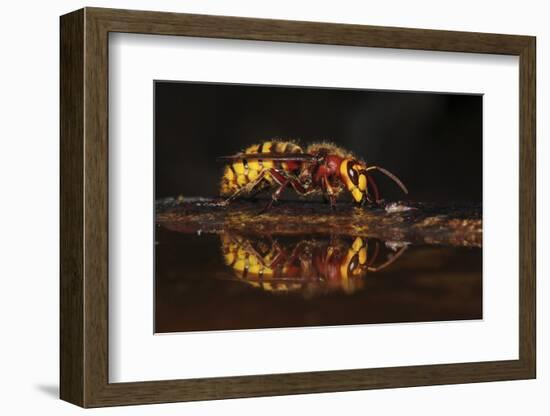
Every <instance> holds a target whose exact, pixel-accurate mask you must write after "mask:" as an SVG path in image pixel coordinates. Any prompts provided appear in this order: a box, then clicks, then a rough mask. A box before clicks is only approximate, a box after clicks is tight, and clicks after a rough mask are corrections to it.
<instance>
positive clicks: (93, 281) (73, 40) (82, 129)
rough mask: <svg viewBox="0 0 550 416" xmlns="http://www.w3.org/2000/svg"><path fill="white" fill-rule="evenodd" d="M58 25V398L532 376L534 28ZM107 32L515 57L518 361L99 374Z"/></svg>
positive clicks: (140, 21) (89, 11) (153, 17)
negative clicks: (129, 378)
mask: <svg viewBox="0 0 550 416" xmlns="http://www.w3.org/2000/svg"><path fill="white" fill-rule="evenodd" d="M60 28H61V45H60V46H61V62H60V63H61V215H60V216H61V218H60V219H61V247H60V249H61V287H60V296H61V303H60V309H61V314H60V315H61V316H60V323H61V333H60V341H61V347H60V359H61V368H60V373H61V374H60V375H61V386H60V396H61V398H62V399H63V400H66V401H68V402H71V403H74V404H76V405H79V406H82V407H100V406H114V405H130V404H145V403H163V402H177V401H190V400H211V399H224V398H237V397H254V396H269V395H284V394H299V393H319V392H337V391H350V390H363V389H378V388H395V387H408V386H423V385H437V384H453V383H472V382H486V381H498V380H517V379H529V378H535V375H536V361H535V351H536V346H535V341H536V334H535V262H536V259H535V248H536V246H535V244H536V242H535V232H536V228H535V220H536V211H535V209H536V208H535V202H536V193H535V192H536V191H535V156H536V153H535V124H536V123H535V105H536V98H535V49H536V47H535V38H534V37H530V36H516V35H500V34H485V33H467V32H451V31H437V30H420V29H403V28H390V27H375V26H360V25H344V24H329V23H313V22H296V21H284V20H264V19H252V18H239V17H225V16H206V15H189V14H176V13H163V12H162V13H161V12H147V11H130V10H113V9H101V8H85V9H81V10H78V11H75V12H72V13H69V14H67V15H64V16H62V17H61V22H60ZM110 32H127V33H142V34H156V35H174V36H192V37H207V38H225V39H247V40H259V41H277V42H298V43H312V44H331V45H347V46H368V47H381V48H382V47H383V48H399V49H416V50H431V51H448V52H470V53H483V54H504V55H515V56H519V62H520V63H519V65H520V80H519V85H520V92H519V97H520V108H519V114H520V143H519V151H520V181H519V183H520V186H519V190H517V191H518V192H519V195H520V224H519V227H520V228H519V230H520V253H519V255H520V268H519V270H518V273H519V313H520V316H519V359H518V360H507V361H491V362H472V363H460V364H444V365H420V366H406V367H390V368H368V369H354V370H339V371H323V372H309V373H289V374H266V375H253V376H238V377H220V378H204V379H182V380H170V381H147V382H132V383H109V379H108V360H109V356H108V279H109V277H108V222H109V217H108V168H109V167H108V154H107V152H108V124H107V123H108V65H109V62H108V34H109V33H110ZM514 191H515V190H514ZM510 272H511V273H512V272H515V271H510Z"/></svg>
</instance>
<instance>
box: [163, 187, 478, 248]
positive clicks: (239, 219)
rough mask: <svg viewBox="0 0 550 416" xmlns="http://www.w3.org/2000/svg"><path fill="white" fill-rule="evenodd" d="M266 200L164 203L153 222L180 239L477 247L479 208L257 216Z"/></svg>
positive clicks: (312, 208) (316, 210) (298, 207)
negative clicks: (328, 238)
mask: <svg viewBox="0 0 550 416" xmlns="http://www.w3.org/2000/svg"><path fill="white" fill-rule="evenodd" d="M265 204H266V201H265V200H258V201H250V200H238V201H234V202H232V203H231V204H229V205H223V202H222V200H220V199H210V198H196V197H193V198H185V197H181V196H180V197H178V198H164V199H160V200H157V201H156V203H155V210H156V222H157V224H158V225H160V226H162V227H164V228H166V229H168V230H172V231H177V232H180V233H185V234H198V235H201V234H203V233H204V234H222V233H224V232H228V231H230V232H236V233H243V234H247V235H265V234H277V235H289V236H292V235H308V234H330V235H348V236H350V235H351V236H353V235H357V236H365V237H372V238H378V239H380V240H383V241H386V242H389V243H390V244H391V243H392V242H395V243H396V244H404V243H405V244H416V245H419V244H428V245H441V246H452V247H482V239H483V233H482V209H481V205H471V204H470V205H465V204H447V205H443V204H431V203H419V202H409V201H399V202H382V203H381V204H380V205H379V206H376V207H356V206H355V205H353V204H351V203H344V202H341V203H338V204H337V206H336V209H335V210H332V209H331V207H330V205H329V204H326V203H323V202H317V201H281V202H279V203H278V204H276V205H275V206H273V207H272V208H271V209H270V210H268V211H266V212H262V210H263V208H264V206H265Z"/></svg>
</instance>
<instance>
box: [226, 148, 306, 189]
mask: <svg viewBox="0 0 550 416" xmlns="http://www.w3.org/2000/svg"><path fill="white" fill-rule="evenodd" d="M244 153H245V154H246V153H248V154H253V153H256V154H257V153H266V154H269V153H303V151H302V148H301V147H300V146H298V145H297V144H295V143H292V142H288V141H277V140H273V141H266V142H263V143H260V144H255V145H252V146H250V147H248V148H246V149H245V150H244ZM274 167H275V168H279V169H283V170H288V169H290V168H291V167H290V166H289V165H288V163H287V162H275V161H273V160H269V159H263V160H258V159H248V158H243V159H236V160H234V161H233V162H232V163H231V164H228V165H226V166H225V168H224V172H223V177H222V181H221V186H220V194H221V195H222V196H229V195H232V194H233V193H234V192H236V191H238V190H239V189H241V188H243V187H244V186H246V185H248V184H249V183H250V182H253V181H254V180H256V179H257V178H258V176H259V175H260V173H261V172H262V171H264V170H265V169H270V168H274ZM264 180H265V182H266V183H271V182H272V178H271V177H270V176H269V175H267V176H265V177H264Z"/></svg>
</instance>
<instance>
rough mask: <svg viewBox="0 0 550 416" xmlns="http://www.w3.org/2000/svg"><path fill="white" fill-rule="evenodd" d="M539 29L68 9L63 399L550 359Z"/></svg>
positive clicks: (493, 374)
mask: <svg viewBox="0 0 550 416" xmlns="http://www.w3.org/2000/svg"><path fill="white" fill-rule="evenodd" d="M535 49H536V47H535V38H534V37H530V36H518V35H500V34H486V33H466V32H451V31H435V30H421V29H404V28H389V27H375V26H360V25H342V24H329V23H314V22H296V21H283V20H265V19H251V18H240V17H226V16H205V15H189V14H175V13H159V12H146V11H129V10H113V9H99V8H85V9H81V10H78V11H75V12H72V13H70V14H67V15H65V16H62V17H61V51H60V53H61V305H60V321H61V351H60V358H61V369H60V371H61V388H60V395H61V398H62V399H63V400H66V401H69V402H71V403H74V404H77V405H80V406H82V407H100V406H114V405H127V404H145V403H163V402H176V401H189V400H210V399H222V398H236V397H254V396H267V395H283V394H298V393H315V392H336V391H349V390H363V389H375V388H396V387H409V386H424V385H435V384H454V383H470V382H486V381H500V380H518V379H530V378H535V376H536V359H535V357H536V354H535V352H536V351H535V344H536V342H535V340H536V338H535V198H536V194H535V159H536V153H535V107H536V97H535Z"/></svg>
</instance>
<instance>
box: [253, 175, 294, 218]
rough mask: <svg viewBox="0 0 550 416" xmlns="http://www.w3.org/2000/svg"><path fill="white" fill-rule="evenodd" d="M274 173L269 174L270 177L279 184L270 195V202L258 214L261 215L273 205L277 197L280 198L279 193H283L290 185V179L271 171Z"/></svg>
mask: <svg viewBox="0 0 550 416" xmlns="http://www.w3.org/2000/svg"><path fill="white" fill-rule="evenodd" d="M272 170H273V171H274V172H270V173H271V177H272V178H273V179H274V180H275V181H276V182H277V183H278V184H279V187H278V188H277V190H276V191H275V192H273V194H272V195H271V200H270V201H269V202H268V204H267V205H266V206H265V207H264V209H263V210H261V211H260V214H263V213H264V212H266V211H268V210H269V209H270V208H271V207H272V206H273V203H274V202H276V201H277V200H278V199H279V197H280V196H281V193H282V192H283V191H284V189H285V188H286V187H287V185H288V184H289V183H290V179H289V178H288V177H286V176H285V175H283V174H282V173H281V172H279V171H277V170H275V169H272Z"/></svg>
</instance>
